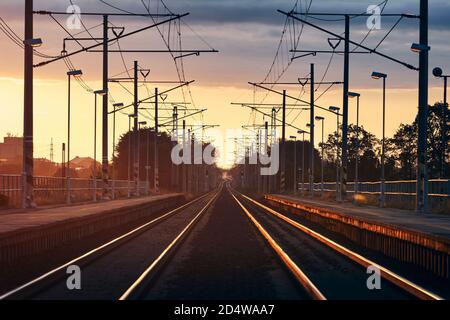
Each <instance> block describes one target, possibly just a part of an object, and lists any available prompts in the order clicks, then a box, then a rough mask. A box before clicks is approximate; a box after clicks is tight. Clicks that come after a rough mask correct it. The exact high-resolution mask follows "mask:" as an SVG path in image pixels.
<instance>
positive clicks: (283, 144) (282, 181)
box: [280, 90, 286, 193]
mask: <svg viewBox="0 0 450 320" xmlns="http://www.w3.org/2000/svg"><path fill="white" fill-rule="evenodd" d="M282 119H283V123H282V133H281V152H282V155H281V157H282V158H281V175H280V178H281V179H280V191H281V193H283V192H284V191H285V179H286V176H285V175H286V172H285V171H286V90H283V109H282Z"/></svg>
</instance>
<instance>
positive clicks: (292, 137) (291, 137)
mask: <svg viewBox="0 0 450 320" xmlns="http://www.w3.org/2000/svg"><path fill="white" fill-rule="evenodd" d="M289 139H293V140H296V139H297V137H296V136H290V137H289Z"/></svg>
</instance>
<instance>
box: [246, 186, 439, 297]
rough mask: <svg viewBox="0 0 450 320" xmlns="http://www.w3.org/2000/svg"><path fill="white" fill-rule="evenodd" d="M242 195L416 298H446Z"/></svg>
mask: <svg viewBox="0 0 450 320" xmlns="http://www.w3.org/2000/svg"><path fill="white" fill-rule="evenodd" d="M240 195H241V196H242V197H244V198H245V199H247V200H248V201H250V202H252V203H253V204H255V205H257V206H259V207H260V208H262V209H264V210H265V211H267V212H269V213H271V214H272V215H274V216H275V217H277V218H279V219H281V220H283V221H285V222H287V223H288V224H290V225H291V226H293V227H294V228H296V229H298V230H300V231H302V232H303V233H305V234H307V235H309V236H311V237H312V238H314V239H316V240H318V241H320V242H321V243H323V244H325V245H326V246H328V247H330V248H332V249H334V250H335V251H337V252H339V253H340V254H342V255H344V256H346V257H347V258H349V259H351V260H352V261H354V262H356V263H357V264H359V265H361V266H363V267H365V268H367V267H369V266H374V267H376V268H378V269H379V270H380V271H381V275H382V276H383V278H385V279H386V280H388V281H390V282H392V283H393V284H394V285H396V286H398V287H399V288H401V289H403V290H405V291H406V292H408V293H410V294H412V295H413V296H415V297H416V298H419V299H423V300H444V299H443V298H442V297H440V296H438V295H437V294H435V293H433V292H431V291H429V290H427V289H425V288H422V287H421V286H419V285H417V284H415V283H413V282H411V281H409V280H407V279H405V278H403V277H402V276H400V275H398V274H396V273H395V272H393V271H391V270H389V269H387V268H385V267H383V266H381V265H379V264H377V263H375V262H373V261H371V260H369V259H367V258H365V257H363V256H362V255H360V254H358V253H356V252H354V251H352V250H350V249H347V248H346V247H344V246H342V245H340V244H338V243H336V242H335V241H333V240H331V239H329V238H327V237H325V236H323V235H321V234H320V233H318V232H316V231H314V230H312V229H310V228H308V227H306V226H304V225H302V224H300V223H299V222H297V221H294V220H292V219H290V218H288V217H286V216H285V215H283V214H281V213H279V212H277V211H275V210H273V209H271V208H269V207H267V206H265V205H263V204H262V203H259V202H258V201H256V200H254V199H252V198H250V197H248V196H246V195H244V194H240Z"/></svg>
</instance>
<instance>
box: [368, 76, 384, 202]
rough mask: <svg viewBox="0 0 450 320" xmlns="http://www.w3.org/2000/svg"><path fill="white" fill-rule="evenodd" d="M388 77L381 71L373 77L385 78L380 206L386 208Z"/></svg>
mask: <svg viewBox="0 0 450 320" xmlns="http://www.w3.org/2000/svg"><path fill="white" fill-rule="evenodd" d="M386 78H387V74H384V73H380V72H373V73H372V79H376V80H377V79H383V138H382V140H381V190H380V192H381V194H380V207H381V208H384V206H385V204H386V198H385V192H386V181H385V180H386V178H385V172H384V170H385V169H384V162H385V144H386V137H385V133H386V132H385V131H386Z"/></svg>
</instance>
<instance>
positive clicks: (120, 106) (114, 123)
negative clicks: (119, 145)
mask: <svg viewBox="0 0 450 320" xmlns="http://www.w3.org/2000/svg"><path fill="white" fill-rule="evenodd" d="M123 106H124V104H123V103H122V102H120V103H115V104H113V107H114V113H113V146H112V168H111V169H112V199H113V200H114V199H115V198H116V170H115V166H114V158H115V156H116V109H117V108H122V107H123Z"/></svg>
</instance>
